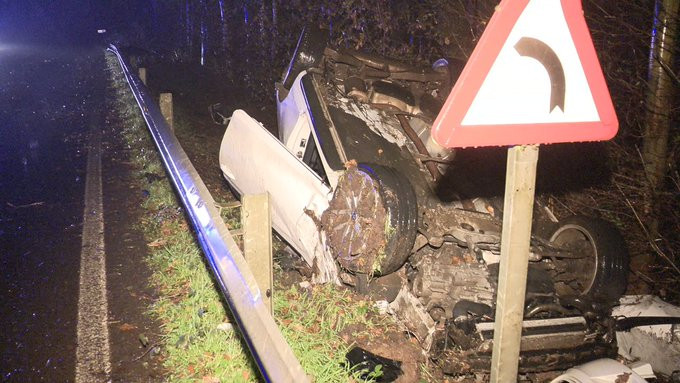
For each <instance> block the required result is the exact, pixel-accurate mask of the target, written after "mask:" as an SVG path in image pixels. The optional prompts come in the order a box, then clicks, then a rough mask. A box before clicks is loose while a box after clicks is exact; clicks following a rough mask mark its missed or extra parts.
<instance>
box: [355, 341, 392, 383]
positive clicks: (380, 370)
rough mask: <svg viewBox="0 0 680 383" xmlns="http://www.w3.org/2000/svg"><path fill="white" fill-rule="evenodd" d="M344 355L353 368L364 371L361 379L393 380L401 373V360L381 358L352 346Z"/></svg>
mask: <svg viewBox="0 0 680 383" xmlns="http://www.w3.org/2000/svg"><path fill="white" fill-rule="evenodd" d="M345 357H346V359H347V362H348V363H349V365H350V366H351V367H352V368H354V370H356V371H364V373H363V374H361V378H362V379H372V380H373V381H374V382H393V381H395V380H397V378H398V377H399V375H401V362H398V361H396V360H391V359H387V358H383V357H382V356H379V355H376V354H373V353H372V352H369V351H367V350H364V349H363V348H361V347H354V348H352V349H351V350H350V351H349V352H348V353H347V355H346V356H345Z"/></svg>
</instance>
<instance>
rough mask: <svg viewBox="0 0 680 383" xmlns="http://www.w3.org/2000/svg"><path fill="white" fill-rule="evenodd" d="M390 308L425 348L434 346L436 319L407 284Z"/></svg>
mask: <svg viewBox="0 0 680 383" xmlns="http://www.w3.org/2000/svg"><path fill="white" fill-rule="evenodd" d="M390 308H391V309H392V311H393V312H394V313H395V314H396V315H397V318H399V320H400V322H401V323H402V324H403V325H404V326H405V327H406V328H407V329H408V331H409V332H410V333H411V334H413V335H414V336H415V337H416V339H418V341H419V342H420V344H421V346H422V347H423V349H425V350H429V349H430V347H431V346H432V340H433V334H434V331H435V323H434V320H432V318H431V317H430V314H428V313H427V311H426V310H425V307H423V305H422V304H421V303H420V301H419V300H418V298H416V297H415V295H413V294H411V292H410V291H409V288H408V287H407V286H403V287H402V288H401V290H400V291H399V295H397V298H396V299H395V300H394V301H393V302H392V303H390Z"/></svg>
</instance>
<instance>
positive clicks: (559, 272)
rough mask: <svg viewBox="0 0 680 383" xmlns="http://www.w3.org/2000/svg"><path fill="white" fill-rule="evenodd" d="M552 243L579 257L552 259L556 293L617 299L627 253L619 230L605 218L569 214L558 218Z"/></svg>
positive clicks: (625, 272) (624, 279) (622, 288)
mask: <svg viewBox="0 0 680 383" xmlns="http://www.w3.org/2000/svg"><path fill="white" fill-rule="evenodd" d="M550 242H551V243H552V245H553V246H555V247H557V248H561V249H565V250H569V251H570V252H571V253H572V254H582V255H583V256H584V257H583V258H575V259H574V258H567V259H557V260H555V261H554V262H555V264H556V268H555V271H554V275H553V278H554V280H555V289H556V292H557V294H558V295H560V296H563V297H566V298H586V299H589V300H593V301H597V302H606V303H614V302H617V301H618V299H619V298H620V297H621V295H622V294H623V293H624V292H625V290H626V284H627V280H628V262H629V255H628V250H627V249H626V246H625V243H624V240H623V237H622V236H621V233H620V232H619V231H618V229H616V227H614V225H612V224H611V223H609V222H607V221H603V220H600V219H595V218H590V217H581V216H572V217H569V218H567V219H565V220H563V221H561V222H560V226H559V227H558V228H557V230H555V232H554V233H553V234H552V236H551V238H550Z"/></svg>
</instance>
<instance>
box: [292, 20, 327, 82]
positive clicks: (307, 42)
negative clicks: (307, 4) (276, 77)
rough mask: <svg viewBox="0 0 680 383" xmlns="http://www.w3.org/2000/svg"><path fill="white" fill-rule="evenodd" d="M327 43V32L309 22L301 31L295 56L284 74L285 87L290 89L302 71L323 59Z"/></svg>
mask: <svg viewBox="0 0 680 383" xmlns="http://www.w3.org/2000/svg"><path fill="white" fill-rule="evenodd" d="M326 44H327V34H325V33H323V31H322V30H321V29H320V28H319V27H317V26H316V25H312V24H308V25H306V26H305V27H304V29H303V30H302V33H300V38H299V39H298V42H297V46H296V47H295V51H294V53H293V58H292V59H291V60H290V63H289V64H288V68H286V71H285V72H284V74H283V87H284V88H286V89H287V90H290V87H291V86H293V82H294V81H295V79H296V78H297V76H298V75H299V74H300V72H302V71H304V70H307V69H309V68H312V67H314V66H316V65H318V63H319V62H320V61H321V58H322V57H323V51H324V49H325V48H326Z"/></svg>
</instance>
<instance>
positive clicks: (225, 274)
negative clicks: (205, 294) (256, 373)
mask: <svg viewBox="0 0 680 383" xmlns="http://www.w3.org/2000/svg"><path fill="white" fill-rule="evenodd" d="M109 51H111V52H113V53H114V54H115V55H116V56H117V57H118V62H119V63H120V67H121V69H122V70H123V73H124V74H125V78H126V79H127V82H128V84H129V85H130V89H131V90H132V94H133V95H134V96H135V99H136V100H137V104H138V105H139V108H140V110H141V112H142V116H143V117H144V120H145V121H146V124H147V126H148V128H149V131H150V132H151V136H152V137H153V140H154V141H155V143H156V146H157V147H158V150H159V152H160V154H161V158H162V159H163V163H164V164H165V167H166V169H167V171H168V174H169V175H170V178H171V179H172V182H173V184H174V185H175V189H176V191H177V194H178V195H179V197H180V199H181V200H182V203H183V204H184V207H185V208H186V211H187V214H188V216H189V219H190V221H191V224H192V226H193V227H194V229H195V230H196V234H197V238H198V242H199V244H200V246H201V248H202V249H203V253H204V254H205V257H206V259H207V260H208V263H209V264H210V267H211V269H212V272H213V274H214V275H215V278H216V279H217V281H218V283H219V285H220V288H221V290H222V293H223V295H224V298H225V300H226V302H227V304H228V305H229V308H230V309H231V312H232V314H233V315H234V318H235V319H236V322H237V324H238V327H239V329H240V330H241V333H242V334H243V338H244V339H245V341H246V343H247V344H248V347H249V348H250V352H251V354H252V356H253V358H254V360H255V362H256V363H257V366H258V367H259V369H260V372H261V373H262V376H263V377H264V379H265V380H266V381H273V382H308V381H309V378H308V377H307V376H306V375H305V373H304V371H303V370H302V366H300V362H298V360H297V359H296V358H295V355H294V354H293V351H292V350H291V349H290V346H289V345H288V343H286V341H285V339H284V338H283V336H282V335H281V332H280V331H279V328H278V327H277V326H276V323H275V322H274V318H272V316H271V314H270V313H269V311H268V308H267V306H266V305H265V303H264V301H263V299H262V293H261V291H260V289H259V287H258V286H257V283H256V282H255V278H254V277H253V274H252V272H251V271H250V268H249V267H248V264H247V263H246V261H245V258H244V257H243V254H242V253H241V250H240V249H239V248H238V246H237V245H236V242H234V239H233V238H232V236H231V234H230V233H229V230H228V229H227V226H226V225H225V224H224V221H223V220H222V218H221V217H220V215H219V212H218V210H217V208H216V207H215V201H214V200H213V198H212V196H211V195H210V192H209V191H208V189H207V188H206V186H205V184H204V183H203V181H202V180H201V178H200V177H199V175H198V173H197V172H196V168H194V166H193V165H192V164H191V161H189V158H188V157H187V155H186V153H185V152H184V149H182V147H181V145H180V144H179V141H177V138H176V137H175V135H174V133H173V132H172V131H171V130H170V128H169V127H168V125H167V124H166V122H165V119H164V118H163V116H162V115H161V112H160V109H159V107H158V105H157V104H156V103H155V102H154V100H153V99H152V98H151V97H150V96H149V93H148V90H147V89H146V86H144V84H142V82H141V80H139V78H137V76H135V75H133V74H132V73H131V72H130V69H129V68H128V65H127V64H126V62H125V60H124V59H123V57H122V56H121V54H120V52H119V51H118V49H117V48H116V47H115V46H114V45H111V46H110V47H109Z"/></svg>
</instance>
